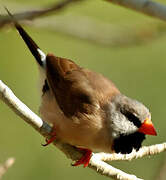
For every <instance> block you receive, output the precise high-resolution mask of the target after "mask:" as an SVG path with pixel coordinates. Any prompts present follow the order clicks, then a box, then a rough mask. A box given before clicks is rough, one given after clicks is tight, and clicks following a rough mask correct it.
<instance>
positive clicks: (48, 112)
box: [40, 91, 112, 152]
mask: <svg viewBox="0 0 166 180" xmlns="http://www.w3.org/2000/svg"><path fill="white" fill-rule="evenodd" d="M93 111H94V113H92V114H86V113H78V114H77V115H75V116H72V117H70V118H68V117H66V116H65V115H64V113H63V112H62V111H61V109H60V108H59V106H58V104H57V101H56V99H55V98H54V97H53V96H52V94H51V91H47V92H46V93H45V94H44V95H43V96H42V103H41V106H40V114H41V117H42V119H43V120H45V121H47V122H49V123H51V124H53V127H54V128H55V131H56V134H57V138H59V139H61V140H62V141H64V142H66V143H69V144H72V145H75V146H80V147H84V148H88V149H92V150H97V151H104V152H111V144H112V143H111V140H110V138H109V136H108V133H109V132H108V129H107V126H106V122H105V121H104V120H103V116H104V114H103V112H102V110H101V109H100V107H99V106H98V107H94V110H93Z"/></svg>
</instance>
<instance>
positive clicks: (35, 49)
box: [5, 7, 46, 67]
mask: <svg viewBox="0 0 166 180" xmlns="http://www.w3.org/2000/svg"><path fill="white" fill-rule="evenodd" d="M5 9H6V11H7V13H8V14H9V16H10V17H11V18H12V21H13V23H14V26H15V28H16V29H17V31H18V32H19V34H20V36H21V37H22V39H23V40H24V42H25V44H26V45H27V47H28V48H29V50H30V51H31V53H32V55H33V56H34V57H35V59H36V60H37V62H38V64H39V65H40V66H42V67H44V65H45V61H46V55H45V53H44V52H43V51H42V50H41V49H40V48H39V46H38V45H37V44H36V43H35V42H34V41H33V39H32V38H31V37H30V36H29V35H28V33H27V32H26V31H25V30H24V29H23V27H22V26H21V25H20V24H19V23H18V22H17V21H16V20H15V19H14V16H13V15H12V14H11V13H10V12H9V10H8V9H7V8H6V7H5Z"/></svg>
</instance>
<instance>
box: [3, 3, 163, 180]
mask: <svg viewBox="0 0 166 180" xmlns="http://www.w3.org/2000/svg"><path fill="white" fill-rule="evenodd" d="M55 2H58V1H55V0H35V1H34V0H28V1H26V0H3V1H1V2H0V4H1V3H2V5H6V6H7V7H8V8H9V10H10V11H11V12H12V13H14V12H20V11H24V10H28V9H32V8H34V9H35V8H40V7H47V6H49V5H51V3H55ZM158 2H161V3H165V2H164V0H160V1H159V0H158ZM165 4H166V3H165ZM0 13H1V14H4V13H5V11H4V8H3V6H0ZM24 27H25V29H26V30H27V31H28V33H29V34H30V35H31V36H32V37H33V39H34V40H35V41H36V42H37V44H39V46H40V48H41V49H42V50H43V51H44V52H53V53H54V54H55V55H57V56H61V57H66V58H70V59H72V60H74V61H75V62H76V63H78V64H79V65H81V66H82V67H86V68H89V69H91V70H94V71H96V72H100V73H102V74H104V75H105V76H106V77H108V78H110V79H111V80H112V81H113V82H114V83H115V84H116V85H117V87H118V88H119V89H120V90H121V92H122V93H124V94H125V95H127V96H129V97H132V98H134V99H137V100H139V101H141V102H143V103H144V104H145V105H146V106H147V107H149V109H150V111H151V113H152V120H153V123H154V125H155V128H156V130H157V132H158V136H157V137H153V136H147V139H146V141H144V145H151V144H156V143H162V142H164V141H165V139H166V133H165V127H166V120H165V112H166V93H165V92H166V83H165V81H166V25H165V23H164V22H162V21H160V20H157V19H155V18H150V17H147V16H145V15H143V14H139V13H137V12H134V11H131V10H128V9H125V8H122V7H119V6H115V5H113V4H111V3H108V2H105V1H102V0H89V1H83V2H81V3H75V4H74V3H73V4H71V5H70V6H68V7H67V8H65V9H64V10H62V11H60V12H57V13H55V14H54V15H52V16H49V17H47V18H46V17H42V18H39V19H37V20H34V21H33V22H27V24H26V25H24ZM0 79H1V80H3V81H4V82H5V83H6V84H7V85H8V86H9V87H10V88H11V89H12V90H13V91H14V93H15V94H16V95H17V96H18V97H19V98H20V99H21V100H22V101H23V102H24V103H25V104H26V105H28V107H30V108H31V109H32V110H33V111H34V112H36V113H37V114H38V107H39V104H40V97H39V93H38V88H37V87H38V85H37V84H38V71H37V66H36V64H35V60H34V58H33V57H32V55H31V54H30V52H29V51H28V49H27V48H26V46H25V44H24V42H23V41H22V39H21V38H20V37H19V36H18V34H17V32H16V30H15V29H13V28H11V27H10V26H8V27H5V28H3V29H0ZM0 122H1V125H0V163H2V162H4V161H5V160H6V159H7V158H8V157H11V156H13V157H15V158H16V162H15V164H14V165H13V167H12V168H11V169H9V171H8V172H7V173H6V174H5V175H4V177H3V179H4V180H11V179H13V180H29V179H40V180H46V179H48V180H53V179H57V180H58V179H63V180H70V179H71V180H75V179H78V178H79V180H84V179H90V180H99V179H100V180H102V179H107V177H104V176H101V175H99V174H97V173H96V172H94V171H92V170H91V169H89V168H85V169H84V168H82V167H71V165H70V164H71V160H69V159H67V158H66V157H65V155H64V154H63V153H62V152H60V151H59V150H58V149H56V148H55V147H54V146H53V145H50V146H48V147H42V146H41V143H43V142H45V140H44V138H43V137H41V136H40V135H39V134H38V133H36V132H35V131H34V130H33V129H32V128H31V127H30V126H29V125H27V124H26V123H25V122H23V120H21V119H20V118H19V117H18V116H16V115H15V114H14V113H13V112H12V111H11V110H10V109H9V108H8V107H7V106H6V105H5V104H4V103H3V102H1V101H0ZM164 161H165V153H161V154H160V155H156V156H153V157H150V158H148V157H146V158H142V159H139V160H133V161H132V162H121V161H120V162H111V165H113V166H115V167H118V168H120V169H121V170H123V171H126V172H128V173H132V174H135V175H137V176H138V177H142V178H144V179H145V180H155V179H157V176H158V175H159V173H160V167H161V165H162V164H163V163H164ZM164 179H166V176H165V178H164Z"/></svg>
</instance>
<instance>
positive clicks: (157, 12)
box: [106, 0, 166, 21]
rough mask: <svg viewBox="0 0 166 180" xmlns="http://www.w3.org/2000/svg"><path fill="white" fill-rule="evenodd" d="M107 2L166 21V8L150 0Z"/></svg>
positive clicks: (115, 0) (112, 0) (109, 0)
mask: <svg viewBox="0 0 166 180" xmlns="http://www.w3.org/2000/svg"><path fill="white" fill-rule="evenodd" d="M106 1H108V2H111V3H114V4H117V5H120V6H124V7H127V8H129V9H132V10H134V11H138V12H141V13H144V14H146V15H148V16H152V17H155V18H158V19H161V20H163V21H166V6H165V5H163V4H160V3H157V2H153V1H150V0H106Z"/></svg>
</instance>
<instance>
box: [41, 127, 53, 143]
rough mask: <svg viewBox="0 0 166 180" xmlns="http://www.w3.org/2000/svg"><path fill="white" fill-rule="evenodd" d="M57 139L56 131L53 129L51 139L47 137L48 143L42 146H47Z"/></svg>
mask: <svg viewBox="0 0 166 180" xmlns="http://www.w3.org/2000/svg"><path fill="white" fill-rule="evenodd" d="M55 139H56V132H55V129H53V131H52V132H51V137H50V139H46V143H45V144H42V146H47V145H49V144H51V143H52V142H53V141H54V140H55Z"/></svg>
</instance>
